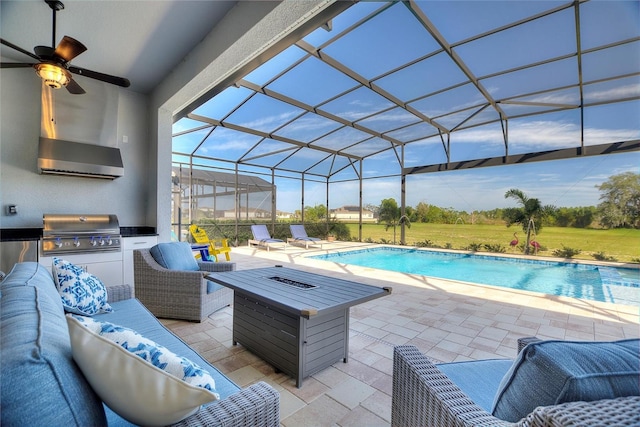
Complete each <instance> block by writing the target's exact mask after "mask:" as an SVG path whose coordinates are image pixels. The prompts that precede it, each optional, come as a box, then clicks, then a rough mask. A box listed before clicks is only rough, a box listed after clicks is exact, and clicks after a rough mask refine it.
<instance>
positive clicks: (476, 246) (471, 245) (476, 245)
mask: <svg viewBox="0 0 640 427" xmlns="http://www.w3.org/2000/svg"><path fill="white" fill-rule="evenodd" d="M465 249H466V250H468V251H471V252H478V251H479V250H480V249H482V243H476V242H471V243H469V244H468V245H467V247H466V248H465Z"/></svg>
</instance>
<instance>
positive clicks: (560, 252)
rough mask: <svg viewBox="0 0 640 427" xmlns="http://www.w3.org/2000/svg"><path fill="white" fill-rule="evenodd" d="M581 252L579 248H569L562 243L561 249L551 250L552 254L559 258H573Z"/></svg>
mask: <svg viewBox="0 0 640 427" xmlns="http://www.w3.org/2000/svg"><path fill="white" fill-rule="evenodd" d="M580 252H582V251H581V250H580V249H575V248H569V247H567V246H565V245H562V249H556V250H554V251H553V255H554V256H557V257H561V258H573V257H574V256H576V255H578V254H579V253H580Z"/></svg>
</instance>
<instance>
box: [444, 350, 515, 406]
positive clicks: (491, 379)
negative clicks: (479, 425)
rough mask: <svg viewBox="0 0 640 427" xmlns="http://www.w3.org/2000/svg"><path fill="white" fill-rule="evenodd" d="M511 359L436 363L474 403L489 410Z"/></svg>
mask: <svg viewBox="0 0 640 427" xmlns="http://www.w3.org/2000/svg"><path fill="white" fill-rule="evenodd" d="M511 365H513V360H507V359H489V360H473V361H469V362H454V363H442V364H439V365H436V366H437V367H438V369H439V370H440V371H441V372H442V373H444V374H445V375H446V376H447V377H448V378H449V379H450V380H451V381H452V382H453V383H454V384H455V385H457V386H458V387H460V389H461V390H462V391H463V392H464V394H466V395H467V396H468V397H469V398H470V399H471V400H472V401H473V402H474V403H475V404H476V405H478V406H480V407H481V408H482V409H484V410H485V411H487V412H491V407H492V405H493V397H494V396H495V395H496V392H497V391H498V387H499V386H500V381H501V380H502V378H503V377H504V376H505V374H506V373H507V371H508V370H509V368H510V367H511Z"/></svg>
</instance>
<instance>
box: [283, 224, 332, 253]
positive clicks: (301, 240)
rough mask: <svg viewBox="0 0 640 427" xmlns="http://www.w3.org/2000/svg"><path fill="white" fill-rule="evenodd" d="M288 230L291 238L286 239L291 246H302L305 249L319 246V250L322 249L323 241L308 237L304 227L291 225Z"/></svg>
mask: <svg viewBox="0 0 640 427" xmlns="http://www.w3.org/2000/svg"><path fill="white" fill-rule="evenodd" d="M289 229H290V230H291V237H289V238H287V243H290V244H292V245H304V248H305V249H309V246H320V249H322V244H323V243H324V240H322V239H319V238H318V237H309V236H308V235H307V230H305V228H304V225H302V224H291V225H289Z"/></svg>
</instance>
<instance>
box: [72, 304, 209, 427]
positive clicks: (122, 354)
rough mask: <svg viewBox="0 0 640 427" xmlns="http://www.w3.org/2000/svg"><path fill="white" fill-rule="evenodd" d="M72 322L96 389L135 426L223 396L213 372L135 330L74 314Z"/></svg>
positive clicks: (77, 349)
mask: <svg viewBox="0 0 640 427" xmlns="http://www.w3.org/2000/svg"><path fill="white" fill-rule="evenodd" d="M67 324H68V326H69V335H70V337H71V347H72V349H73V359H74V360H75V361H76V363H77V364H78V366H79V367H80V369H81V370H82V373H83V374H84V376H85V377H86V378H87V381H88V382H89V384H91V387H92V388H93V389H94V390H95V392H96V393H97V394H98V396H100V398H101V399H102V400H103V401H104V402H105V403H106V404H107V405H108V406H109V407H110V408H111V409H112V410H113V411H114V412H116V413H117V414H118V415H120V416H121V417H122V418H124V419H126V420H128V421H130V422H132V423H134V424H139V425H167V424H173V423H176V422H178V421H180V420H182V419H184V418H186V417H188V416H190V415H192V414H194V413H196V412H197V411H198V410H199V409H200V406H201V405H204V404H205V403H209V402H211V401H214V400H217V399H219V398H220V396H219V395H218V393H216V390H215V380H214V379H213V378H212V377H211V375H210V374H209V372H207V371H205V370H204V369H202V368H201V367H199V366H198V365H196V364H195V363H193V362H191V361H190V360H188V359H186V358H184V357H181V356H178V355H176V354H175V353H173V352H172V351H170V350H169V349H167V348H165V347H163V346H162V345H160V344H157V343H155V342H154V341H152V340H150V339H147V338H145V337H143V336H142V335H140V334H138V333H137V332H135V331H133V330H131V329H129V328H125V327H122V326H117V325H114V324H112V323H109V322H99V321H97V320H94V319H92V318H90V317H83V316H76V315H72V314H70V315H67Z"/></svg>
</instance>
